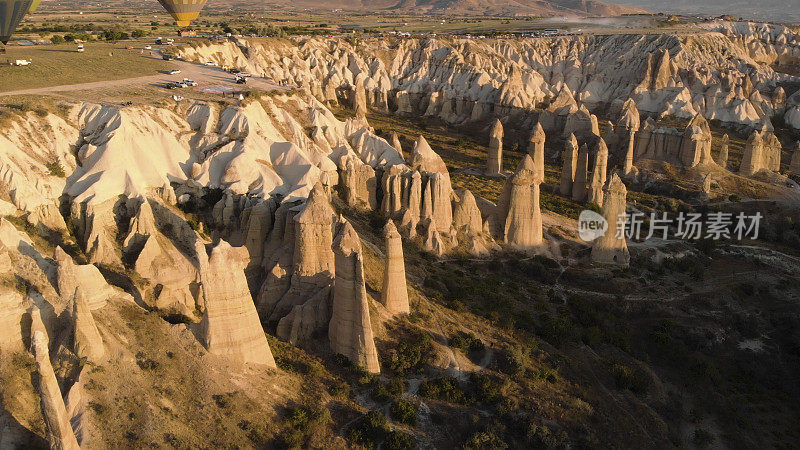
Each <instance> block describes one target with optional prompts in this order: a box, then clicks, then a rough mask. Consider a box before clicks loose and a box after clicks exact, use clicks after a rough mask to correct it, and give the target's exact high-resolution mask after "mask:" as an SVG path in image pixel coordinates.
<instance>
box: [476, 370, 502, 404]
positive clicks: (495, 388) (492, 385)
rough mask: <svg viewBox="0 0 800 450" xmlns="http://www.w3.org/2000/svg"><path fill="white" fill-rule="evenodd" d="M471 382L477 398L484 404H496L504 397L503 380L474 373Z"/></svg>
mask: <svg viewBox="0 0 800 450" xmlns="http://www.w3.org/2000/svg"><path fill="white" fill-rule="evenodd" d="M469 378H470V381H471V382H472V384H473V386H475V393H476V397H477V399H478V400H479V401H481V402H483V403H496V402H498V401H499V400H500V398H501V397H502V390H503V384H504V383H503V380H502V379H500V378H498V377H494V376H491V375H484V374H481V373H473V374H472V375H470V377H469Z"/></svg>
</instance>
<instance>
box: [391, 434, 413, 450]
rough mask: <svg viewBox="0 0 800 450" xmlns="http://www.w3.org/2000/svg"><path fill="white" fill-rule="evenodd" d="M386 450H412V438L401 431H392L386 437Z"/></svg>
mask: <svg viewBox="0 0 800 450" xmlns="http://www.w3.org/2000/svg"><path fill="white" fill-rule="evenodd" d="M386 448H387V449H388V450H411V449H413V448H414V438H413V437H412V436H411V435H409V434H407V433H403V432H402V431H392V432H390V433H389V434H388V435H387V436H386Z"/></svg>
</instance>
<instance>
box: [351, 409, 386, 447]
mask: <svg viewBox="0 0 800 450" xmlns="http://www.w3.org/2000/svg"><path fill="white" fill-rule="evenodd" d="M388 431H389V422H388V421H387V420H386V417H385V416H384V415H383V414H381V413H380V412H378V411H370V412H368V413H366V414H364V416H363V417H362V418H361V419H360V420H359V421H358V422H356V423H355V424H354V425H353V426H352V427H351V428H350V430H348V432H347V438H348V439H350V440H351V441H352V442H354V443H356V444H358V445H361V446H363V447H367V448H375V447H376V445H377V444H378V443H379V442H381V441H382V440H383V438H384V436H385V435H386V433H387V432H388Z"/></svg>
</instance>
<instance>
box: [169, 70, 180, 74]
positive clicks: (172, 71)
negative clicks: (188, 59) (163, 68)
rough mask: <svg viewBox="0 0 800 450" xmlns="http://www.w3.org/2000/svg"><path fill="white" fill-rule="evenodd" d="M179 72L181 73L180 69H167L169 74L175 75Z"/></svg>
mask: <svg viewBox="0 0 800 450" xmlns="http://www.w3.org/2000/svg"><path fill="white" fill-rule="evenodd" d="M179 73H181V71H180V69H172V70H170V71H169V74H170V75H177V74H179Z"/></svg>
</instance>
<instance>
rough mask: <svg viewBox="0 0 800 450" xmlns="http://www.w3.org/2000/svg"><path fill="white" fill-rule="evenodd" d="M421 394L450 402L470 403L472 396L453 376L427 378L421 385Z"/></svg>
mask: <svg viewBox="0 0 800 450" xmlns="http://www.w3.org/2000/svg"><path fill="white" fill-rule="evenodd" d="M419 395H421V396H422V397H425V398H430V399H435V400H441V401H445V402H448V403H459V404H469V403H471V398H470V397H469V395H468V394H467V393H466V392H464V390H462V389H461V386H459V384H458V380H456V379H455V378H453V377H444V378H434V379H432V380H425V381H423V382H422V383H421V384H420V385H419Z"/></svg>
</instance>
